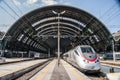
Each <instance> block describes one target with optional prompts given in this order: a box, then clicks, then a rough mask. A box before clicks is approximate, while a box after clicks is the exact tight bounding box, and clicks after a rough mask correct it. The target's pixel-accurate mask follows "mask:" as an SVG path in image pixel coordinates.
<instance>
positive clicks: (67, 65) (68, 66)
mask: <svg viewBox="0 0 120 80" xmlns="http://www.w3.org/2000/svg"><path fill="white" fill-rule="evenodd" d="M61 61H62V63H63V65H65V66H66V67H67V69H69V70H70V72H72V73H73V74H74V75H75V76H76V77H77V79H78V80H84V77H83V76H82V75H81V74H80V73H79V72H78V71H76V70H75V68H73V67H72V66H71V65H69V64H68V63H66V62H65V61H63V60H61Z"/></svg>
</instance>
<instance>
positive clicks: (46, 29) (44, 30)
mask: <svg viewBox="0 0 120 80" xmlns="http://www.w3.org/2000/svg"><path fill="white" fill-rule="evenodd" d="M54 29H57V26H52V27H48V28H45V29H42V30H41V31H39V32H38V34H41V33H44V32H46V31H49V30H54ZM62 29H64V30H68V31H71V32H73V33H75V34H77V35H78V34H79V32H78V31H75V30H74V29H71V28H69V27H65V26H60V30H62Z"/></svg>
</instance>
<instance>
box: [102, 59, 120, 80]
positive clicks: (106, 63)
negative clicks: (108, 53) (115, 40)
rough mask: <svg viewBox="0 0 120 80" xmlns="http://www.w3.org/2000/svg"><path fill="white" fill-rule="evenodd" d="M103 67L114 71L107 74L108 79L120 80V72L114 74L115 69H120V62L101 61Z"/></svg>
mask: <svg viewBox="0 0 120 80" xmlns="http://www.w3.org/2000/svg"><path fill="white" fill-rule="evenodd" d="M100 62H101V64H102V65H104V66H109V67H110V69H113V70H112V72H111V73H107V74H106V77H107V78H108V79H109V80H120V71H117V72H114V68H120V60H115V61H113V60H101V61H100Z"/></svg>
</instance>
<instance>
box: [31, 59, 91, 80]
mask: <svg viewBox="0 0 120 80" xmlns="http://www.w3.org/2000/svg"><path fill="white" fill-rule="evenodd" d="M30 80H90V79H89V78H88V77H87V76H85V75H84V74H83V73H81V72H80V71H78V70H77V69H75V68H73V67H72V66H71V65H70V64H68V63H67V62H65V61H64V60H61V61H60V64H59V65H58V63H57V60H56V59H54V60H53V61H52V62H51V63H50V64H49V65H48V66H46V67H45V68H44V69H43V70H41V71H40V72H38V73H37V74H36V75H35V76H33V77H32V78H31V79H30Z"/></svg>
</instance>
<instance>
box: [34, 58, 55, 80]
mask: <svg viewBox="0 0 120 80" xmlns="http://www.w3.org/2000/svg"><path fill="white" fill-rule="evenodd" d="M55 63H56V60H54V61H53V62H51V63H50V64H48V65H47V66H46V67H45V68H44V69H43V70H41V73H40V74H39V75H38V76H37V77H36V79H35V80H43V78H44V77H45V75H46V74H47V73H48V71H49V70H50V69H51V67H52V66H53V65H54V64H55Z"/></svg>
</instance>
